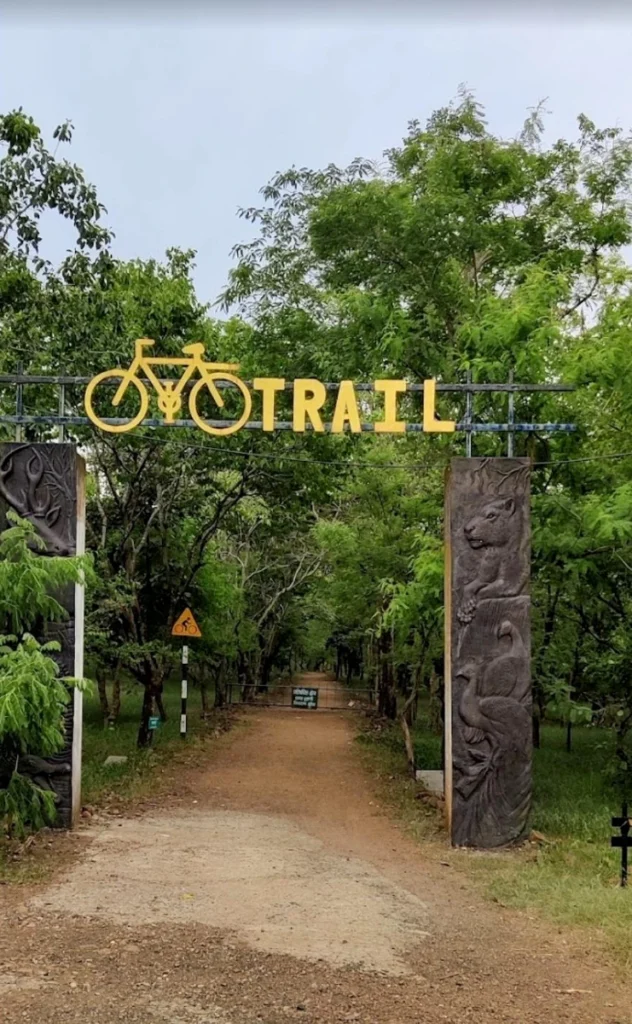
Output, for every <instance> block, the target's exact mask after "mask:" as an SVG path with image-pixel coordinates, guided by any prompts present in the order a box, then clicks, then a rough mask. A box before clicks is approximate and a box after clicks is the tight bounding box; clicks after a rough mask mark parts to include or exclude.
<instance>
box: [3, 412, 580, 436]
mask: <svg viewBox="0 0 632 1024" xmlns="http://www.w3.org/2000/svg"><path fill="white" fill-rule="evenodd" d="M103 422H104V423H108V424H110V425H111V426H122V425H123V424H124V423H127V422H128V420H126V419H123V418H116V417H105V416H104V417H103ZM232 422H234V421H233V420H207V423H208V424H209V426H211V427H216V428H218V429H222V428H224V429H225V428H226V427H227V426H228V425H229V424H230V423H232ZM0 423H7V424H12V425H15V424H21V423H33V424H40V425H41V426H45V425H50V426H57V427H59V426H66V427H93V426H94V424H93V423H92V422H91V420H89V419H88V417H87V416H54V415H50V416H29V415H25V414H23V415H21V416H15V415H14V416H0ZM141 426H142V427H169V428H171V427H190V428H195V429H196V430H199V427H198V426H197V424H196V423H195V421H194V420H174V422H173V423H171V424H168V423H165V421H164V420H161V419H147V420H143V422H142V423H141V424H139V427H141ZM324 426H325V431H326V432H330V431H331V423H325V424H324ZM243 429H244V430H263V423H262V422H261V420H250V421H249V422H248V423H245V424H244V427H243ZM274 429H275V430H293V429H294V424H293V423H292V422H291V421H289V420H281V421H279V422H277V423H276V424H275V428H274ZM576 429H577V428H576V426H575V424H574V423H467V422H465V421H463V422H461V423H457V425H456V431H458V432H461V433H470V432H471V433H473V434H513V433H516V434H525V433H527V434H539V433H542V434H550V433H556V432H558V431H564V432H566V433H568V432H571V431H574V430H576ZM362 431H363V433H374V431H375V424H374V423H363V424H362ZM307 432H308V433H313V432H314V431H313V428H312V427H311V425H308V426H307ZM346 433H348V431H347V432H346ZM406 433H408V434H422V433H424V428H423V425H422V424H421V423H407V424H406Z"/></svg>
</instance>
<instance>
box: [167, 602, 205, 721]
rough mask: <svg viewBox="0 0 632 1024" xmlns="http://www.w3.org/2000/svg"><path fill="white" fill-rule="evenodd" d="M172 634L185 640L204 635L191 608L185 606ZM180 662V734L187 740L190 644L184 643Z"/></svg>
mask: <svg viewBox="0 0 632 1024" xmlns="http://www.w3.org/2000/svg"><path fill="white" fill-rule="evenodd" d="M171 635H172V636H178V637H181V638H182V639H183V640H187V639H188V638H189V637H196V638H199V637H201V636H202V630H201V629H200V627H199V626H198V624H197V622H196V621H195V618H194V615H193V612H192V611H191V609H190V608H185V609H184V611H183V612H182V615H180V616H179V617H178V618H177V619H176V621H175V623H174V626H173V629H172V630H171ZM180 664H181V681H180V736H181V738H182V739H183V740H185V739H186V738H187V698H188V691H189V680H188V675H189V667H188V666H189V646H188V644H186V643H183V644H182V654H181V658H180Z"/></svg>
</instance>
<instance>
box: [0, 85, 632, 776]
mask: <svg viewBox="0 0 632 1024" xmlns="http://www.w3.org/2000/svg"><path fill="white" fill-rule="evenodd" d="M578 132H579V134H578V138H577V139H576V140H575V141H566V140H559V141H556V142H554V143H552V144H548V143H546V142H545V137H544V125H543V122H542V114H541V111H540V110H535V111H534V112H533V113H532V114H531V115H530V117H529V118H528V119H527V121H526V123H525V124H524V126H523V128H522V131H521V132H520V134H519V135H518V136H517V137H516V138H514V139H510V140H505V139H499V138H497V137H496V136H494V135H493V134H492V133H491V132H490V131H489V129H488V127H487V125H486V123H485V119H484V115H483V112H482V110H481V109H480V108H479V106H478V105H477V104H476V103H475V102H474V100H473V99H472V97H471V96H469V95H468V94H465V93H464V94H462V95H461V96H460V97H459V99H458V101H457V102H456V103H455V104H452V105H450V106H448V107H445V108H443V109H441V110H439V111H437V112H436V113H435V114H433V115H432V117H430V119H429V120H428V122H427V123H426V124H425V125H421V124H420V123H419V122H417V121H413V122H411V123H410V125H409V127H408V132H407V134H406V136H405V138H404V139H403V141H402V144H401V146H399V147H398V148H396V149H393V150H391V151H389V152H388V153H386V154H385V155H384V159H383V160H382V161H378V162H371V161H367V160H357V161H354V163H352V164H351V166H350V167H348V168H346V169H340V168H337V167H335V166H329V167H327V168H325V169H324V170H322V171H312V170H308V169H300V170H299V169H296V168H292V169H290V170H289V171H287V172H284V173H281V174H278V175H277V176H276V177H275V178H274V179H273V180H272V181H271V182H270V183H269V185H267V186H266V187H265V188H264V189H263V190H262V206H261V208H259V209H249V210H244V211H242V213H243V216H244V217H246V218H247V220H248V221H250V222H251V223H253V224H254V225H255V237H254V239H253V240H252V241H250V242H248V243H245V244H242V245H238V246H236V248H235V254H234V255H235V258H236V265H235V267H234V269H233V270H232V271H231V274H230V279H229V282H228V286H227V288H226V290H225V293H224V295H223V297H222V298H223V303H224V307H225V309H226V310H227V311H228V312H229V314H230V317H229V318H228V319H224V320H219V319H213V318H212V317H211V315H210V312H209V309H208V308H207V307H205V306H204V305H202V304H201V303H200V302H199V301H198V300H197V298H196V295H195V291H194V288H193V284H192V269H193V258H194V257H193V254H192V253H189V252H181V251H178V250H172V251H170V252H169V253H168V254H167V256H166V259H165V260H164V262H159V261H157V260H150V261H139V260H137V261H132V262H127V263H125V262H121V261H118V260H116V259H114V257H113V256H112V255H111V252H110V248H109V245H110V238H111V236H110V234H109V232H108V231H107V229H105V228H103V227H102V225H101V218H102V215H103V212H104V211H103V207H102V206H101V205H100V203H99V201H98V199H97V197H96V193H95V191H94V189H93V188H92V187H91V186H89V185H88V184H86V182H85V180H84V177H83V174H82V172H81V171H80V170H79V169H78V168H76V167H74V166H73V165H71V164H68V163H67V162H65V161H60V160H58V158H57V156H56V155H54V154H51V153H49V152H48V150H47V149H46V147H45V145H44V144H43V142H42V139H41V134H40V133H39V131H38V129H37V128H36V127H35V125H34V124H33V123H32V121H31V120H30V119H29V118H28V117H26V115H24V114H23V113H22V112H13V113H12V114H9V115H7V116H6V117H4V118H2V119H0V142H2V143H3V144H4V147H5V155H4V157H2V158H1V159H0V240H1V246H0V341H1V342H2V344H1V345H0V348H1V350H2V352H3V356H2V359H3V365H4V367H7V366H9V365H11V367H12V366H13V364H14V362H15V360H16V358H19V359H21V360H22V362H23V363H24V365H25V366H26V367H28V369H29V370H31V371H35V370H40V371H41V370H45V369H50V368H52V367H55V368H61V367H63V368H64V369H65V370H66V371H67V372H70V373H75V374H83V375H87V376H89V375H92V374H93V373H96V372H98V371H100V370H102V369H104V368H106V367H109V366H116V365H127V364H128V363H129V360H130V357H131V353H132V341H133V340H134V338H137V337H143V336H145V337H150V338H154V339H156V342H157V344H158V345H159V347H160V351H161V353H163V354H169V353H171V354H176V353H179V352H180V350H181V348H182V346H183V345H184V344H186V343H187V342H191V341H198V340H202V341H203V342H204V343H205V344H206V346H207V351H208V352H209V353H211V354H212V355H213V356H214V357H217V358H220V359H221V358H223V359H226V360H229V359H230V360H234V361H240V362H241V367H242V369H241V375H242V376H243V377H244V378H245V379H250V378H251V377H253V376H264V375H274V376H281V377H285V378H286V379H292V378H293V377H309V376H315V377H318V378H320V379H321V380H340V379H344V378H351V379H354V380H367V381H371V380H373V379H377V378H383V377H406V378H407V379H409V380H413V381H417V380H420V379H423V378H426V377H430V376H434V377H437V378H439V379H442V380H444V381H450V382H459V381H464V380H465V379H466V374H468V373H469V374H471V375H472V378H473V379H474V380H475V381H486V382H494V381H495V382H500V381H506V380H507V379H508V375H509V374H510V373H512V374H513V375H514V379H515V380H519V381H522V382H536V383H537V382H544V381H558V380H563V381H566V382H567V383H575V384H577V386H578V387H577V390H576V392H575V393H573V394H568V395H566V396H561V395H550V394H549V395H547V394H538V395H531V396H529V397H524V398H522V399H520V400H519V401H518V403H517V409H516V414H517V416H518V418H523V419H526V420H531V421H536V422H547V421H551V420H557V421H574V422H576V423H577V425H578V430H577V432H576V433H575V434H573V435H562V434H558V435H554V434H551V435H548V436H547V435H542V436H529V437H518V438H517V439H516V453H517V454H526V455H530V456H531V457H533V459H534V462H535V467H534V474H533V491H534V497H533V528H534V533H533V540H534V550H533V605H534V645H533V649H534V662H533V664H534V686H535V696H536V711H537V715H536V718H537V722H539V721H540V720H541V719H542V718H543V717H545V716H546V715H549V717H553V718H557V719H560V720H563V721H565V722H568V723H571V724H572V723H573V722H580V721H586V720H588V719H590V720H599V721H600V722H601V723H602V724H604V725H606V726H609V727H611V728H613V729H614V730H615V732H616V735H617V759H618V765H617V770H618V772H619V774H620V775H622V776H625V775H626V774H628V775H629V774H630V771H631V769H632V754H631V752H630V742H631V737H632V683H631V681H630V680H631V670H632V646H631V643H630V639H629V635H628V632H629V631H628V630H627V628H626V626H627V618H628V615H629V613H630V610H631V609H630V607H629V606H630V597H629V592H630V576H631V574H632V568H631V563H630V555H629V547H630V543H631V540H630V536H631V534H632V478H631V473H632V437H630V439H629V440H628V436H629V435H630V426H629V424H628V415H629V413H630V411H631V407H632V362H631V360H630V355H629V339H630V337H631V332H632V291H631V289H630V271H629V268H628V266H627V264H626V262H625V253H626V246H628V245H629V243H630V240H631V238H632V223H631V219H630V197H631V191H630V186H631V173H632V146H631V144H630V140H629V138H628V137H627V136H625V135H624V134H623V133H622V132H621V131H619V130H618V129H605V130H602V129H599V128H597V127H596V126H595V125H594V124H592V123H591V122H590V121H589V120H588V119H587V118H585V117H580V119H579V124H578ZM70 136H71V129H70V126H63V127H62V128H60V129H58V132H57V138H58V140H59V142H62V143H64V142H68V141H69V140H70ZM44 209H47V210H51V209H52V210H53V211H56V212H57V213H58V214H59V215H60V216H62V217H64V218H65V219H66V220H67V221H68V224H69V227H70V229H71V230H72V231H73V233H74V238H75V243H74V247H73V248H71V250H70V252H69V254H68V256H67V257H66V259H65V260H64V261H63V263H62V265H61V266H60V267H53V266H51V265H50V264H49V263H46V262H45V261H44V260H43V259H42V258H41V257H39V255H38V252H39V248H40V227H39V225H40V213H41V212H42V210H44ZM9 360H10V361H11V362H9ZM8 400H9V396H8V395H7V401H8ZM29 400H30V401H31V403H32V407H34V406H35V405H36V404H37V403H38V402H39V403H40V406H41V408H44V407H46V406H48V407H49V408H50V405H51V396H47V395H46V394H45V393H44V392H43V390H42V391H40V392H39V393H38V395H37V396H33V397H32V398H30V399H29ZM280 401H281V403H282V402H283V399H282V398H281V399H280ZM67 402H68V405H69V407H70V408H73V407H75V408H79V406H80V403H81V393H80V390H79V389H78V390H77V393H76V394H75V395H72V394H68V396H67ZM416 402H417V398H416V396H414V395H407V396H405V398H404V399H402V407H403V409H404V410H405V412H406V415H407V417H408V418H414V417H418V416H419V409H418V407H417V405H416ZM503 403H504V400H503V399H502V398H501V397H499V396H496V397H493V396H490V397H487V398H484V397H481V398H480V399H477V404H476V408H475V415H476V417H477V418H478V419H480V420H485V419H493V420H503V419H504V418H505V416H506V410H505V406H504V404H503ZM441 412H442V414H444V415H445V416H448V415H450V416H453V417H455V418H460V417H461V415H462V413H463V406H462V403H461V401H460V399H459V398H458V397H457V398H454V399H450V398H447V397H445V396H443V397H442V400H441ZM29 429H31V428H29ZM32 430H33V432H32V434H31V436H35V433H34V431H35V428H32ZM76 436H77V438H78V440H79V441H80V442H81V444H82V446H83V450H84V452H85V453H86V457H87V459H88V463H89V468H90V471H91V476H90V492H89V516H88V518H89V523H88V527H89V533H88V543H89V547H90V548H91V550H92V551H93V552H94V555H95V564H96V569H97V574H96V575H97V582H96V584H95V586H94V587H93V589H92V596H91V603H90V608H89V642H90V648H91V654H92V660H93V662H94V669H95V674H96V675H97V677H98V678H99V679H100V683H101V686H100V691H101V694H102V699H103V706H104V714H106V716H107V717H109V718H110V719H111V720H114V719H115V717H116V713H115V706H116V700H114V711H113V708H112V707H111V706H110V704H109V703H108V701H110V702H111V698H108V692H107V686H108V684H109V683H110V682H111V681H114V682H115V684H116V680H120V677H121V674H123V673H124V674H126V675H127V676H129V675H131V676H132V677H133V678H135V679H136V680H137V681H138V682H139V683H140V684H141V687H142V693H143V694H144V699H143V701H142V707H143V710H142V716H141V726H140V731H139V742H140V743H141V744H142V743H145V742H147V739H148V719H149V715H150V714H151V712H152V709H153V708H154V705H156V704H157V706H158V708H159V709H160V707H161V703H162V702H161V691H162V686H163V683H164V680H165V678H166V677H167V675H168V674H169V672H170V671H171V670H172V668H173V663H174V649H173V646H172V644H171V642H170V639H169V630H170V626H171V624H172V622H173V620H174V617H175V616H176V615H177V613H178V612H179V611H180V610H181V607H182V606H183V604H185V603H189V604H191V605H192V606H193V607H194V608H195V609H196V613H197V614H198V617H199V619H200V620H201V621H202V624H203V626H204V632H205V639H204V641H203V642H202V644H201V646H200V648H199V655H198V659H197V662H198V667H197V674H198V681H199V682H200V685H201V686H202V687H203V688H204V687H205V686H206V685H207V684H208V681H209V680H212V681H213V682H214V683H215V688H216V699H217V700H219V701H221V700H222V699H223V695H224V693H225V687H226V685H227V682H228V681H229V680H233V681H235V682H238V683H239V685H240V686H241V687H242V690H243V691H244V692H248V690H252V689H253V688H257V687H266V686H268V685H269V684H270V682H271V680H272V679H273V678H274V676H275V674H279V673H282V672H285V671H287V670H288V667H289V665H290V663H291V660H292V657H293V658H294V661H295V662H296V660H299V661H300V660H302V661H303V662H304V663H309V664H311V665H317V664H322V663H323V662H324V661H325V659H327V660H329V663H330V664H331V665H333V666H335V668H336V670H337V671H338V673H339V675H341V676H345V677H346V678H348V679H349V680H351V679H353V678H357V677H358V676H361V675H363V676H364V678H365V679H366V680H367V683H368V684H369V685H371V686H373V685H374V684H376V685H377V688H378V692H379V703H380V708H381V710H382V711H383V713H385V714H388V715H391V716H392V715H395V714H396V713H397V710H398V707H399V710H400V712H401V711H402V710H403V708H404V706H405V707H406V715H407V716H412V715H413V714H414V708H415V695H416V693H417V692H419V691H421V690H422V689H424V688H425V689H427V690H428V691H429V692H430V694H431V697H432V701H431V711H432V718H433V722H434V725H435V727H438V726H439V723H440V717H441V705H440V692H441V685H440V684H441V672H442V615H443V612H442V602H443V594H442V572H443V569H442V495H443V471H444V469H445V466H446V465H447V463H448V461H449V458H450V457H451V456H452V455H455V454H462V438H461V437H460V436H459V435H456V436H454V435H453V436H443V437H440V436H429V435H410V434H408V435H401V436H394V437H388V438H387V437H381V438H380V437H366V436H353V437H349V436H343V437H341V436H336V437H332V436H329V435H319V436H315V435H310V434H306V435H304V436H300V437H299V436H296V435H294V436H292V435H290V436H288V435H284V434H279V435H276V436H274V437H271V436H267V435H263V434H257V433H256V432H254V431H244V432H242V433H241V434H240V435H238V437H233V438H224V439H222V440H216V441H211V440H208V439H206V438H205V437H204V436H203V435H202V434H200V433H199V432H195V433H194V432H192V431H187V430H178V431H169V430H168V429H166V428H165V429H162V428H161V429H155V430H138V431H136V432H135V433H134V434H133V435H130V436H128V437H112V436H110V437H105V436H103V435H99V434H97V433H96V432H92V431H82V430H77V432H76ZM503 444H504V440H503V439H502V438H498V437H494V436H492V435H481V436H479V438H477V440H476V447H475V453H476V454H502V453H503V451H504V449H503ZM398 694H401V697H402V698H404V697H405V696H406V695H407V696H408V700H407V701H405V700H403V699H401V698H400V699H399V703H398ZM139 703H141V702H139ZM537 722H536V724H537Z"/></svg>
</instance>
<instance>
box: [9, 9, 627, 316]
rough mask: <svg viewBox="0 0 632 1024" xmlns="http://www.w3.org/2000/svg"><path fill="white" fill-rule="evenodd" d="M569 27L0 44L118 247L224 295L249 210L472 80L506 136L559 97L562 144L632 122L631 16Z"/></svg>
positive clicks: (422, 26) (73, 36) (207, 25)
mask: <svg viewBox="0 0 632 1024" xmlns="http://www.w3.org/2000/svg"><path fill="white" fill-rule="evenodd" d="M384 5H385V6H384V10H387V6H388V5H387V3H386V0H384ZM563 21H564V19H561V18H557V19H555V20H554V21H548V22H544V21H543V22H542V23H541V24H540V25H536V24H527V23H513V24H512V23H510V22H508V21H502V22H501V21H494V19H493V18H492V17H489V16H488V17H487V19H486V21H485V22H484V23H480V22H479V23H476V22H475V21H473V20H471V19H470V20H468V21H465V20H463V18H460V17H459V16H458V14H456V13H455V12H454V11H453V12H452V16H451V18H450V20H449V21H446V22H444V23H440V22H436V21H434V22H432V21H430V20H429V19H427V20H425V21H424V19H423V18H420V19H418V20H416V21H415V20H414V19H413V18H412V17H403V16H402V15H401V14H400V15H398V16H397V18H396V20H395V21H393V22H392V23H390V24H389V23H388V22H387V21H385V20H384V15H383V16H382V18H381V20H377V19H376V18H375V17H369V18H368V19H367V18H366V17H365V19H364V24H362V21H361V20H360V17H359V16H358V17H357V18H355V17H350V16H347V17H346V18H345V19H340V18H338V19H336V17H335V16H334V15H333V14H331V15H330V16H327V15H326V14H325V15H321V16H320V17H318V18H311V19H310V18H307V17H306V18H304V19H300V18H298V17H296V16H295V17H290V16H289V15H288V16H287V17H283V16H281V15H277V16H276V17H275V18H274V19H272V20H269V21H268V22H267V24H266V23H265V22H263V21H262V20H259V21H257V22H254V21H253V19H252V18H248V17H246V16H245V14H242V16H241V17H240V18H237V19H236V20H234V21H233V22H232V23H231V21H230V20H229V19H228V17H227V16H224V17H223V18H221V17H220V16H219V15H217V16H216V17H215V19H213V18H212V17H207V18H201V17H200V16H197V17H191V16H190V15H189V17H188V20H187V17H186V15H185V17H184V18H183V19H182V20H181V21H179V22H176V21H175V20H174V18H173V17H172V18H171V20H166V19H165V20H164V21H163V22H162V23H159V22H156V21H153V22H152V21H151V20H150V19H149V18H148V17H145V18H143V19H140V18H137V19H136V21H135V22H134V21H132V20H123V18H122V16H120V18H119V19H117V18H111V19H110V20H108V21H105V20H103V19H102V20H100V21H92V22H84V23H82V24H77V23H76V22H75V23H74V24H73V22H72V20H71V19H70V18H69V16H68V15H66V16H65V17H63V18H61V19H58V20H57V21H55V22H48V23H47V22H46V20H45V19H43V18H40V20H39V22H35V21H34V20H33V19H31V20H29V21H28V23H24V24H20V23H18V22H13V23H12V24H9V25H6V24H5V27H4V29H3V31H2V34H1V35H0V97H1V103H0V109H2V110H5V111H6V110H7V109H9V108H12V107H15V106H19V105H21V106H23V107H24V108H25V110H26V111H28V112H29V113H31V114H32V115H33V117H34V118H35V119H36V121H37V122H38V123H39V124H40V125H41V126H42V127H43V128H44V129H45V130H46V131H47V132H49V131H51V130H52V129H53V127H54V126H55V125H56V124H57V123H58V122H60V121H61V120H63V119H65V118H71V119H72V121H73V122H74V124H75V128H76V134H75V140H74V142H73V145H72V148H71V149H70V150H69V155H71V157H72V158H73V159H74V160H75V161H77V162H78V163H79V164H80V165H81V166H82V167H83V168H84V170H85V171H86V174H87V176H88V178H89V179H90V180H92V181H93V182H94V183H95V184H96V185H97V187H98V190H99V194H100V197H101V200H102V202H104V203H105V205H106V206H107V208H108V221H109V224H110V226H111V227H113V229H114V231H115V232H116V242H115V251H116V253H117V254H118V255H120V256H121V257H133V256H141V257H149V256H155V257H158V258H160V257H161V256H162V255H163V254H164V251H165V249H166V248H167V247H168V246H173V245H178V246H182V247H186V248H189V247H190V248H194V249H196V250H197V252H198V258H197V264H198V269H197V276H196V282H197V288H198V293H199V295H200V297H201V298H203V299H204V300H208V301H210V300H213V299H215V298H216V296H217V294H218V292H219V291H220V289H221V288H222V286H223V284H224V282H225V280H226V276H227V272H228V269H229V267H230V265H231V260H230V256H229V252H230V248H231V246H232V245H233V244H234V243H235V242H237V241H239V240H242V239H244V238H245V237H248V231H247V226H246V225H245V224H244V223H243V222H241V221H240V220H239V219H238V218H237V208H238V207H239V206H250V205H252V204H256V203H257V201H258V196H257V193H258V190H259V188H260V187H261V186H262V185H263V184H264V183H265V182H266V181H267V180H268V179H269V178H270V177H271V175H273V174H274V172H275V171H277V170H283V169H285V168H287V167H289V166H290V165H291V164H293V163H295V164H297V165H299V166H303V165H306V166H311V167H318V166H323V165H324V164H327V163H329V162H330V161H333V162H335V163H341V164H344V163H347V162H349V161H350V160H351V159H353V157H355V156H358V155H361V156H366V157H379V156H380V155H381V153H382V151H383V150H384V149H386V148H387V147H389V146H393V145H396V144H397V143H398V142H399V140H400V139H401V138H402V136H403V135H404V133H405V131H406V124H407V122H408V121H409V120H410V119H412V118H419V119H421V120H422V121H423V120H424V119H425V118H426V117H427V116H428V115H429V114H430V113H431V112H432V111H433V109H435V108H436V107H437V106H441V105H443V104H445V103H446V102H448V101H449V100H450V99H451V98H453V97H454V96H455V95H456V92H457V88H458V85H459V83H461V82H464V83H466V84H467V85H468V86H469V87H471V88H472V89H473V90H474V91H475V93H476V96H477V98H478V99H479V100H480V101H481V102H482V103H483V104H484V105H485V106H486V108H487V112H488V119H489V123H490V127H491V129H492V130H493V131H494V132H496V133H498V134H502V135H515V134H516V132H517V131H518V130H519V127H520V125H521V123H522V120H523V119H524V116H525V115H526V113H527V110H528V108H529V107H531V106H533V105H534V104H535V103H537V101H538V100H540V99H543V98H545V97H547V98H548V99H547V104H546V105H547V108H548V109H549V110H550V111H551V114H550V116H549V118H548V125H549V133H550V135H551V136H560V135H565V136H569V135H571V136H573V135H574V134H575V123H576V116H577V114H578V113H580V112H584V113H586V114H588V115H589V116H590V117H591V118H593V120H595V121H597V122H598V123H600V124H606V123H608V124H618V125H620V126H622V127H624V128H626V129H628V128H629V127H631V126H632V60H631V56H632V22H629V23H625V22H624V21H619V22H610V23H606V24H603V25H602V26H599V25H596V24H594V23H593V24H588V23H583V24H582V22H581V20H578V18H576V19H575V21H573V18H572V15H571V14H570V11H567V16H566V18H565V23H563ZM51 231H54V232H55V235H54V247H55V248H56V249H57V250H58V252H57V253H56V254H57V255H59V254H60V253H61V251H62V250H63V247H64V244H65V242H64V236H63V233H61V232H60V231H59V228H58V227H56V226H55V227H51Z"/></svg>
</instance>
